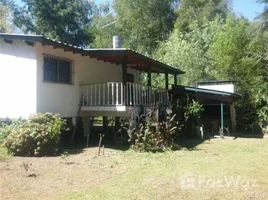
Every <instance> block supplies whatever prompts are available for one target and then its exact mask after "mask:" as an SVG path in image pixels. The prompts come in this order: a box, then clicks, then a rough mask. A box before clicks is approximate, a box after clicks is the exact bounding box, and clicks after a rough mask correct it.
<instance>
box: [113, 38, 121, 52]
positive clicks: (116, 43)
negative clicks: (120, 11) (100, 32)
mask: <svg viewBox="0 0 268 200" xmlns="http://www.w3.org/2000/svg"><path fill="white" fill-rule="evenodd" d="M117 48H121V41H120V37H119V35H115V36H113V49H117Z"/></svg>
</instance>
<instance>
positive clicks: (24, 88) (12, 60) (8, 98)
mask: <svg viewBox="0 0 268 200" xmlns="http://www.w3.org/2000/svg"><path fill="white" fill-rule="evenodd" d="M0 91H1V96H0V118H6V117H9V118H18V117H23V118H27V117H28V116H29V115H30V114H32V113H35V112H36V53H35V48H34V47H32V46H29V45H27V44H26V43H24V42H23V41H13V43H12V44H8V43H6V42H4V41H3V40H0Z"/></svg>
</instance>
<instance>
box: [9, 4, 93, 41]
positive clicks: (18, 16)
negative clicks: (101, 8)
mask: <svg viewBox="0 0 268 200" xmlns="http://www.w3.org/2000/svg"><path fill="white" fill-rule="evenodd" d="M22 2H23V6H17V5H16V4H14V3H13V4H12V3H11V8H12V9H13V14H14V23H15V25H16V26H17V27H19V28H20V29H21V30H23V31H24V32H25V33H36V34H41V35H45V36H46V37H48V38H52V39H56V40H60V41H63V42H67V43H70V44H73V45H87V44H89V43H90V42H91V41H92V35H91V32H90V29H89V28H88V27H89V26H90V25H91V15H92V5H91V3H89V1H87V0H68V1H65V0H43V1H39V0H22Z"/></svg>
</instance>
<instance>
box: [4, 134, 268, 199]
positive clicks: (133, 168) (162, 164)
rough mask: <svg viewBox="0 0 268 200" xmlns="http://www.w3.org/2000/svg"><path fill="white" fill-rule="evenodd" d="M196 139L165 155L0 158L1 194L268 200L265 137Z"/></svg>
mask: <svg viewBox="0 0 268 200" xmlns="http://www.w3.org/2000/svg"><path fill="white" fill-rule="evenodd" d="M195 142H196V141H192V140H191V141H186V142H185V141H184V142H182V145H184V146H185V148H183V149H182V150H180V151H175V152H170V151H168V152H164V153H161V152H157V153H136V152H133V151H132V150H127V151H120V150H114V149H105V156H97V151H98V150H97V148H88V149H82V150H81V152H74V153H72V154H70V156H69V159H67V160H63V159H62V158H61V157H60V156H59V157H42V158H24V157H8V156H0V158H2V159H0V174H1V179H0V181H1V188H0V189H1V190H0V194H1V195H0V196H1V199H62V200H64V199H81V200H82V199H268V184H267V183H268V182H267V181H268V151H267V149H268V140H267V139H240V138H238V139H236V140H230V139H224V140H222V139H212V140H210V141H205V142H203V143H201V144H198V143H196V144H195ZM0 154H4V152H0ZM23 162H24V163H29V170H28V172H27V175H28V176H26V173H25V170H24V169H23V168H22V167H20V165H21V164H22V163H23ZM29 175H30V176H29ZM186 175H188V179H187V180H186V179H185V178H187V176H186ZM183 177H184V178H183ZM184 180H186V183H188V185H184V182H185V181H184ZM230 181H233V182H230Z"/></svg>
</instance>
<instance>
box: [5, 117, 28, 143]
mask: <svg viewBox="0 0 268 200" xmlns="http://www.w3.org/2000/svg"><path fill="white" fill-rule="evenodd" d="M24 122H25V120H23V119H16V120H7V121H6V122H2V123H1V126H0V143H2V142H3V141H4V140H5V139H6V138H7V136H9V135H10V133H11V132H12V130H13V129H15V128H17V127H19V126H20V125H22V124H23V123H24Z"/></svg>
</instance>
